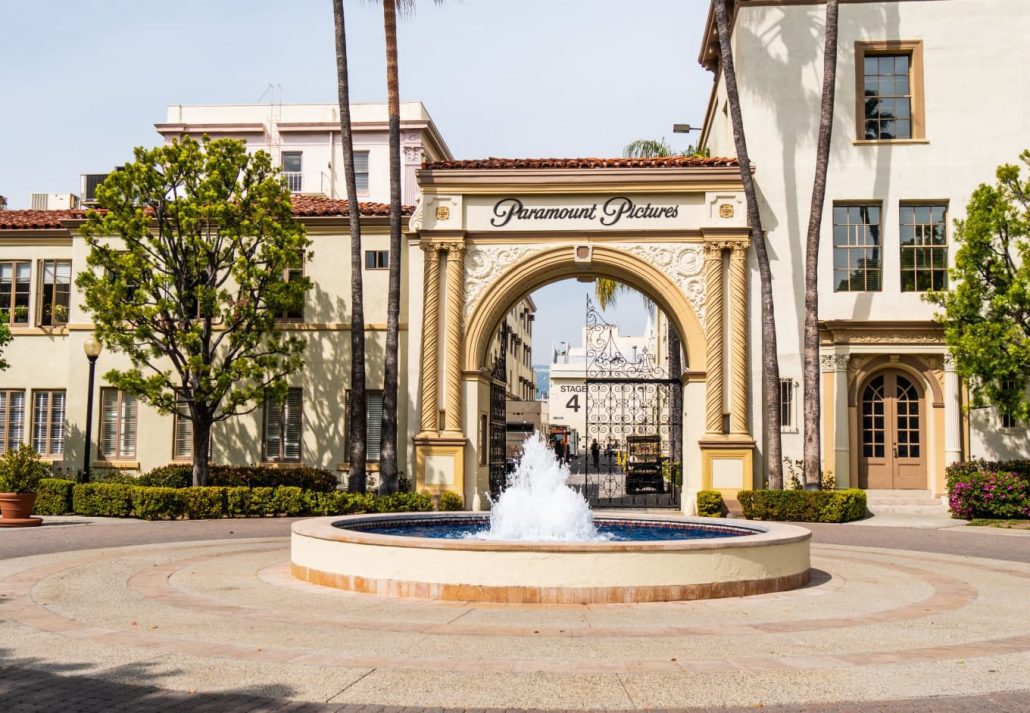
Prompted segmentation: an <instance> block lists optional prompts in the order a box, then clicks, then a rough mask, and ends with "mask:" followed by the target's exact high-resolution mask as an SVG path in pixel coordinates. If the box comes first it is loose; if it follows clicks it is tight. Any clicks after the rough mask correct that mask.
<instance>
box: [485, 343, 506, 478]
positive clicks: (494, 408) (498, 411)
mask: <svg viewBox="0 0 1030 713" xmlns="http://www.w3.org/2000/svg"><path fill="white" fill-rule="evenodd" d="M507 384H508V325H507V323H502V326H501V349H500V353H499V354H498V355H497V358H496V359H495V360H494V369H493V380H492V381H491V382H490V426H489V448H488V452H489V466H490V496H491V497H493V498H497V497H498V496H499V495H500V494H501V491H502V490H504V488H505V486H506V485H507V479H508V474H507V470H506V467H507V462H506V457H505V455H506V454H505V447H506V444H507V422H508V409H507V406H508V387H507Z"/></svg>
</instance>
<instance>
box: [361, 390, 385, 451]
mask: <svg viewBox="0 0 1030 713" xmlns="http://www.w3.org/2000/svg"><path fill="white" fill-rule="evenodd" d="M366 395H367V397H368V409H367V410H366V412H365V413H366V414H367V418H368V423H367V426H366V427H367V431H366V433H367V434H368V435H367V437H366V439H365V443H366V456H365V458H366V459H367V460H379V449H380V446H381V445H382V437H383V392H381V391H369V392H367V393H366Z"/></svg>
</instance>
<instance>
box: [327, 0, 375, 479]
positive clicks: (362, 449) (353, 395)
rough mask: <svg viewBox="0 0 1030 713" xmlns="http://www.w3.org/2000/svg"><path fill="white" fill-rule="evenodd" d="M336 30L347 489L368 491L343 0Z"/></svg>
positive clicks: (336, 10) (337, 4)
mask: <svg viewBox="0 0 1030 713" xmlns="http://www.w3.org/2000/svg"><path fill="white" fill-rule="evenodd" d="M332 3H333V21H334V22H333V24H334V27H335V34H336V82H337V96H338V100H339V103H340V143H341V144H342V149H343V176H344V181H345V182H346V184H347V213H348V215H349V223H350V271H351V286H350V296H351V320H350V321H351V330H350V356H351V362H350V403H348V404H347V427H348V429H349V431H350V453H349V454H348V457H349V460H350V470H349V472H348V474H347V490H350V491H352V492H360V493H363V492H365V488H366V486H367V484H368V474H367V473H366V471H365V459H366V453H367V444H366V442H365V436H366V434H367V433H368V425H367V418H368V416H367V412H366V410H365V402H366V398H367V397H366V395H365V330H364V329H363V325H364V324H365V299H364V286H363V284H362V283H363V279H362V269H363V265H362V255H361V207H360V205H359V204H358V185H357V179H356V178H355V176H354V135H353V132H352V127H351V117H350V76H349V73H348V69H347V32H346V25H345V21H344V14H343V0H332Z"/></svg>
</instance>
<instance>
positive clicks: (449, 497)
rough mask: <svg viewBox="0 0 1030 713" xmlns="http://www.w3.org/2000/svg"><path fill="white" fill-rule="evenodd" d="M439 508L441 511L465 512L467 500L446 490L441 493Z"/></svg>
mask: <svg viewBox="0 0 1030 713" xmlns="http://www.w3.org/2000/svg"><path fill="white" fill-rule="evenodd" d="M438 507H439V509H440V510H464V509H465V500H464V499H463V498H462V497H461V496H460V495H458V494H457V493H452V492H451V491H450V490H445V491H444V492H442V493H440V500H439V502H438Z"/></svg>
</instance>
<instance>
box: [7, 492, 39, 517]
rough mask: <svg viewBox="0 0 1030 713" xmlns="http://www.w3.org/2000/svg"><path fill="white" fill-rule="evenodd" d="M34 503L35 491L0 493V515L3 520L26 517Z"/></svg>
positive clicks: (30, 512)
mask: <svg viewBox="0 0 1030 713" xmlns="http://www.w3.org/2000/svg"><path fill="white" fill-rule="evenodd" d="M35 505H36V494H35V493H0V515H2V516H3V518H4V519H5V520H20V519H23V518H27V517H29V516H30V515H31V514H32V508H33V507H35Z"/></svg>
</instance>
